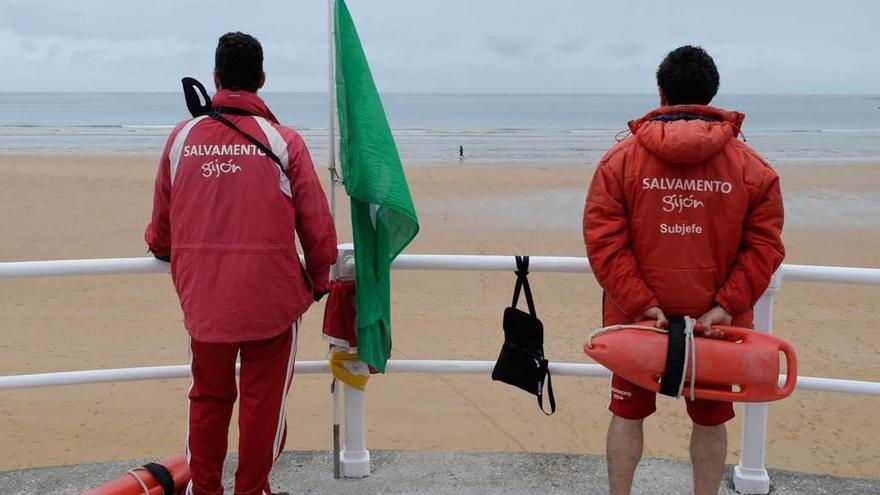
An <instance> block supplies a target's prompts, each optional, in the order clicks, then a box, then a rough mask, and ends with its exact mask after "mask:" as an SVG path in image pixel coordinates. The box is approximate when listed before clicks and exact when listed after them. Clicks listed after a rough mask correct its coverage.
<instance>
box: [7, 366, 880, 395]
mask: <svg viewBox="0 0 880 495" xmlns="http://www.w3.org/2000/svg"><path fill="white" fill-rule="evenodd" d="M494 366H495V362H494V361H466V360H441V359H419V360H397V359H392V360H390V361H388V366H387V368H386V371H387V372H388V373H443V374H472V375H483V374H489V373H491V372H492V368H493V367H494ZM329 372H330V368H329V366H328V365H327V361H323V360H322V361H300V362H297V363H296V373H297V374H317V373H329ZM550 373H552V374H553V375H554V376H580V377H594V378H601V377H607V376H610V375H611V372H609V371H608V370H607V369H605V367H603V366H601V365H598V364H585V363H550ZM175 378H189V366H188V365H185V364H178V365H169V366H144V367H139V368H115V369H104V370H83V371H58V372H53V373H35V374H27V375H9V376H0V390H12V389H22V388H39V387H56V386H62V385H85V384H91V383H112V382H130V381H142V380H168V379H175ZM783 383H785V375H780V376H779V384H780V386H781V385H782V384H783ZM797 390H798V391H814V392H832V393H844V394H856V395H877V396H880V382H868V381H856V380H842V379H836V378H818V377H812V376H799V377H798V382H797Z"/></svg>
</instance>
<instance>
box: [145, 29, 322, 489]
mask: <svg viewBox="0 0 880 495" xmlns="http://www.w3.org/2000/svg"><path fill="white" fill-rule="evenodd" d="M265 77H266V76H265V73H264V72H263V49H262V47H261V46H260V43H259V42H258V41H257V40H256V39H255V38H253V37H251V36H249V35H246V34H242V33H228V34H225V35H223V36H222V37H221V38H220V40H219V43H218V45H217V51H216V56H215V68H214V82H215V84H216V86H217V94H216V95H215V96H214V98H213V100H212V104H213V106H214V107H215V109H217V107H219V111H220V115H221V116H222V117H223V118H225V119H226V120H228V121H229V122H231V123H232V124H233V125H234V126H235V127H237V128H238V130H235V129H233V128H231V127H229V126H228V125H226V124H224V123H223V122H222V121H221V120H217V119H214V118H211V117H210V116H201V117H197V118H194V119H192V120H187V121H185V122H181V123H180V124H178V125H177V127H175V128H174V130H173V131H172V133H171V136H170V137H169V138H168V143H167V144H166V146H165V149H164V151H163V152H162V157H161V160H160V162H159V171H158V173H157V175H156V187H155V195H154V199H153V216H152V221H151V222H150V224H149V226H148V227H147V230H146V234H145V237H146V241H147V244H148V245H149V248H150V251H151V252H152V253H154V254H155V255H156V256H157V257H163V258H165V257H168V256H170V261H171V276H172V278H173V280H174V286H175V288H176V289H177V293H178V295H179V296H180V303H181V307H182V308H183V314H184V318H185V320H184V324H185V326H186V329H187V331H188V332H189V334H190V356H191V370H192V384H191V386H190V390H189V411H188V429H187V434H186V435H187V438H186V455H187V460H188V462H189V466H190V471H191V473H192V482H191V484H190V486H189V487H188V489H187V493H191V494H194V495H215V494H221V493H222V492H223V486H222V482H221V473H222V468H223V461H224V459H225V457H226V448H227V445H226V437H227V431H228V428H229V421H230V418H231V416H232V406H233V404H234V403H235V400H236V395H237V391H236V381H235V364H236V359H237V358H240V360H241V380H240V382H241V383H240V385H241V391H240V394H241V399H240V401H239V433H240V438H239V445H238V453H239V457H238V470H237V472H236V477H235V493H236V494H240V495H271V493H272V491H271V489H270V487H269V471H270V470H271V469H272V465H273V463H274V462H275V459H276V458H277V457H278V455H279V454H280V452H281V451H282V449H283V448H284V440H285V436H286V429H287V426H286V417H285V413H286V410H287V406H286V404H287V392H288V389H289V388H290V384H291V381H292V380H293V365H294V359H295V356H296V342H297V334H298V332H299V326H300V318H301V316H302V315H303V313H305V311H306V310H307V309H308V308H309V306H310V305H311V303H312V302H313V301H314V300H317V299H319V298H320V296H321V295H322V294H323V293H325V292H326V291H327V288H328V285H329V273H330V266H331V265H332V264H333V263H335V261H336V232H335V230H334V226H333V219H332V218H331V215H330V211H329V207H328V204H327V199H326V197H325V195H324V192H323V189H322V188H321V184H320V182H319V179H318V177H317V175H316V173H315V168H314V166H313V164H312V160H311V158H310V156H309V151H308V149H307V148H306V145H305V143H304V142H303V140H302V138H301V137H300V135H299V134H297V133H296V131H294V130H293V129H289V128H287V127H284V126H282V125H280V124H279V123H278V119H276V118H275V116H274V115H273V114H272V112H271V111H270V110H269V108H268V107H267V106H266V104H265V103H264V102H263V100H262V99H260V97H259V96H257V94H256V93H257V90H258V89H259V88H261V87H262V86H263V83H264V82H265ZM254 139H255V140H256V142H258V143H260V145H261V146H262V147H261V146H258V145H256V144H254V142H253V140H254ZM263 148H265V149H266V150H268V151H271V153H267V152H266V151H264V149H263ZM272 155H274V157H272ZM276 157H277V158H278V162H277V163H276V161H275V158H276ZM295 234H296V236H298V237H299V240H300V244H301V246H302V249H303V254H304V255H305V265H303V264H301V263H300V259H299V256H298V254H297V250H296V243H295ZM166 259H167V258H166Z"/></svg>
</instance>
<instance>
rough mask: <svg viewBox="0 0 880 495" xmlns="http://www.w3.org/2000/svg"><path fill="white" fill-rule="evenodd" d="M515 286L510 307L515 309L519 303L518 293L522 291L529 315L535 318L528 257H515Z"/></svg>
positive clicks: (536, 314)
mask: <svg viewBox="0 0 880 495" xmlns="http://www.w3.org/2000/svg"><path fill="white" fill-rule="evenodd" d="M515 258H516V286H515V287H514V289H513V303H511V307H512V308H515V307H516V305H517V304H518V303H519V293H520V290H523V291H524V292H525V295H526V304H528V306H529V314H531V315H532V316H534V317H536V318H537V316H538V313H537V312H536V311H535V301H534V299H532V289H531V287H530V286H529V257H528V256H516V257H515Z"/></svg>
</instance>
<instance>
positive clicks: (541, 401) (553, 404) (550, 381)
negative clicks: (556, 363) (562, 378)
mask: <svg viewBox="0 0 880 495" xmlns="http://www.w3.org/2000/svg"><path fill="white" fill-rule="evenodd" d="M549 365H550V363H549V362H548V361H547V360H546V359H545V360H544V362H543V368H544V369H545V370H546V375H545V376H546V377H547V379H546V382H547V398H548V399H550V412H549V413H548V412H547V411H545V410H544V390H543V384H542V386H541V388H540V389H538V407H540V408H541V412H542V413H544V414H546V415H547V416H552V415H553V413H555V412H556V397H554V396H553V379H552V378H551V377H550V368H549V367H548V366H549Z"/></svg>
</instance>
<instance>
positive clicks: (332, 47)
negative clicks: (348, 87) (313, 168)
mask: <svg viewBox="0 0 880 495" xmlns="http://www.w3.org/2000/svg"><path fill="white" fill-rule="evenodd" d="M335 4H336V2H335V0H327V33H328V35H329V42H328V46H329V57H328V63H327V65H328V69H329V73H328V77H327V80H328V88H327V99H328V102H329V105H328V107H329V110H328V122H327V134H328V136H329V140H330V148H329V154H330V161H329V165H328V166H327V168H328V169H329V170H330V212H331V213H332V214H333V220H334V221H335V220H336V182H337V181H338V180H339V173H338V172H337V170H336V44H335V42H334V38H335V36H334V35H335V32H336V29H335V27H334V24H335V23H334V7H335ZM334 268H335V267H334ZM333 275H334V278H335V276H336V273H335V270H334V274H333Z"/></svg>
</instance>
